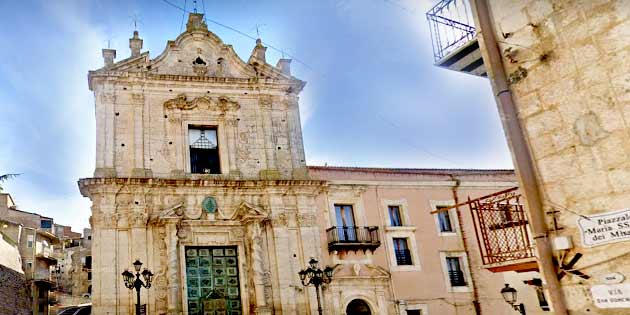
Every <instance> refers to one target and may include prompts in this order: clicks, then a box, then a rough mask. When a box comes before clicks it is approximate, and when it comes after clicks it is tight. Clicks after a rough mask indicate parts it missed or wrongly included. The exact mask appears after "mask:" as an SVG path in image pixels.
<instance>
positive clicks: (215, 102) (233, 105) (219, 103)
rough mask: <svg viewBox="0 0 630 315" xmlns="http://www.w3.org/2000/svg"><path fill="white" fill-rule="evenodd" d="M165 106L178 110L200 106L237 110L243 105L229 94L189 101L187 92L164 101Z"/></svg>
mask: <svg viewBox="0 0 630 315" xmlns="http://www.w3.org/2000/svg"><path fill="white" fill-rule="evenodd" d="M164 108H166V109H178V110H193V109H197V108H199V109H205V110H215V111H221V112H227V111H234V110H237V109H239V108H241V106H240V105H239V104H238V103H237V102H235V101H233V100H231V99H230V98H228V97H227V96H219V97H218V98H216V99H214V98H210V97H209V96H200V97H195V98H193V99H192V100H190V101H189V100H188V98H187V97H186V95H185V94H179V95H177V97H175V98H173V99H170V100H167V101H166V102H164Z"/></svg>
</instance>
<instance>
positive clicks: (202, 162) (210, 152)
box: [188, 127, 221, 174]
mask: <svg viewBox="0 0 630 315" xmlns="http://www.w3.org/2000/svg"><path fill="white" fill-rule="evenodd" d="M188 143H189V150H190V171H191V172H192V173H196V174H220V173H221V169H220V161H219V147H218V142H217V130H216V129H215V128H198V127H196V128H195V127H191V128H189V129H188Z"/></svg>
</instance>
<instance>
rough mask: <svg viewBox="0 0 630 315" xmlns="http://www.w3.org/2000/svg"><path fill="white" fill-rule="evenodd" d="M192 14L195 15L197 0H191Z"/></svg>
mask: <svg viewBox="0 0 630 315" xmlns="http://www.w3.org/2000/svg"><path fill="white" fill-rule="evenodd" d="M193 12H195V13H197V0H193Z"/></svg>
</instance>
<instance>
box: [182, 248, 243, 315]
mask: <svg viewBox="0 0 630 315" xmlns="http://www.w3.org/2000/svg"><path fill="white" fill-rule="evenodd" d="M186 288H187V291H188V292H187V296H188V314H191V315H197V314H199V315H240V314H242V313H243V311H242V309H243V307H242V305H241V289H240V286H239V279H238V256H237V251H236V246H224V247H214V246H213V247H186Z"/></svg>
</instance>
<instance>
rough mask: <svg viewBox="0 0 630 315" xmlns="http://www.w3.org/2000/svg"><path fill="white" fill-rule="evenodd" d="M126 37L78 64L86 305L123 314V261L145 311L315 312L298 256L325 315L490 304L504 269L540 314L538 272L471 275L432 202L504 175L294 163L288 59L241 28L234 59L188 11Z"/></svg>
mask: <svg viewBox="0 0 630 315" xmlns="http://www.w3.org/2000/svg"><path fill="white" fill-rule="evenodd" d="M130 48H131V57H129V58H126V59H123V60H121V61H118V62H114V58H115V56H116V51H115V50H112V49H104V50H103V57H104V60H105V66H104V67H103V68H101V69H98V70H95V71H91V72H90V73H89V87H90V89H91V90H92V91H93V92H94V95H95V107H96V151H97V152H96V153H97V154H96V169H95V172H94V177H93V178H85V179H81V180H80V181H79V188H80V190H81V193H82V194H83V195H84V196H86V197H89V198H90V199H91V200H92V203H93V206H92V217H91V224H92V229H93V234H92V257H93V259H92V275H93V276H92V303H93V312H94V313H95V314H128V313H131V312H133V310H134V304H135V294H134V293H133V292H132V291H130V290H129V289H127V288H126V287H125V286H124V283H123V278H122V276H121V273H122V272H123V270H125V269H130V268H132V265H131V264H132V262H133V261H134V260H136V259H139V260H140V261H141V262H143V264H144V267H147V268H149V269H150V270H152V271H153V273H154V274H155V276H154V278H153V283H152V286H151V288H150V289H148V290H145V289H143V290H142V296H141V300H142V303H143V304H144V303H146V304H147V313H149V314H316V313H317V300H316V295H315V291H314V289H313V288H312V287H309V288H305V287H303V285H302V284H301V283H300V279H299V277H298V272H299V271H300V270H301V269H303V268H305V267H306V266H307V264H308V261H309V260H310V259H311V258H316V259H318V260H320V264H321V265H322V266H323V265H328V266H332V267H334V276H333V281H332V282H331V283H330V284H328V285H326V286H325V287H324V290H323V297H322V300H323V306H324V309H325V313H326V314H411V315H413V314H422V315H427V314H479V312H481V311H483V312H484V313H485V314H501V313H505V312H508V311H511V306H508V305H507V304H505V303H504V302H503V301H502V298H501V295H500V290H501V287H502V285H503V283H504V282H505V278H506V277H508V278H511V279H513V280H515V281H519V282H520V283H521V285H520V286H519V289H520V291H521V292H522V293H521V296H522V297H523V298H524V299H525V300H526V301H528V303H530V304H531V305H534V306H536V307H538V308H539V309H536V308H533V307H532V308H531V309H529V310H528V311H529V313H530V314H536V313H538V312H539V311H542V309H540V307H539V306H538V305H539V304H540V305H542V304H541V303H540V301H539V298H538V296H537V294H536V290H535V288H532V287H529V286H528V285H525V284H524V283H523V281H524V280H532V279H533V278H535V277H538V275H537V273H535V272H531V271H530V272H526V273H522V274H519V275H516V274H515V273H510V274H492V273H490V272H488V271H486V270H484V269H482V267H481V265H482V264H481V263H480V261H479V260H480V256H479V254H478V250H479V248H478V244H477V242H476V240H475V238H474V236H473V234H475V231H474V227H473V225H472V223H471V222H472V219H471V217H470V212H467V209H465V208H459V207H458V208H455V209H453V210H452V211H447V212H442V213H434V211H435V210H438V209H440V208H441V207H445V206H452V205H455V204H457V203H458V201H459V199H465V198H468V197H471V198H475V197H479V196H484V195H488V194H492V193H494V192H496V191H499V190H505V189H508V188H512V187H514V186H516V182H515V177H514V174H513V172H512V171H510V170H485V171H484V170H432V169H378V168H375V169H370V168H343V167H315V166H312V167H308V166H307V165H306V161H305V158H304V148H303V143H302V135H301V126H300V118H299V111H298V95H299V93H300V91H301V90H302V88H303V87H304V84H305V83H304V82H302V81H300V80H298V79H296V78H295V77H293V76H291V71H290V60H287V59H280V60H279V61H278V63H277V65H276V66H275V67H274V66H271V65H269V64H268V63H267V61H266V57H265V50H266V48H265V47H264V46H263V45H262V42H261V41H260V40H258V41H257V43H256V46H255V47H254V49H253V51H252V54H251V56H250V58H249V59H248V61H247V62H244V61H242V60H241V59H240V58H239V57H238V56H237V55H236V54H235V52H234V50H233V49H232V47H231V46H229V45H226V44H224V43H223V42H222V41H221V40H220V39H219V38H218V37H217V36H216V35H215V34H213V33H212V32H209V31H208V29H207V26H206V24H205V23H204V21H203V16H202V15H201V14H195V13H193V14H190V16H189V19H188V23H187V26H186V31H185V32H184V33H182V34H180V35H179V36H178V37H177V38H176V39H175V40H173V41H169V42H168V43H167V47H166V49H165V50H164V52H162V54H160V55H159V56H157V57H155V58H154V59H151V58H150V57H149V54H148V52H141V48H142V39H140V37H139V34H138V33H137V32H136V33H134V36H133V37H132V38H131V39H130ZM506 220H508V219H507V218H506ZM508 221H509V220H508ZM543 299H544V296H543Z"/></svg>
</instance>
